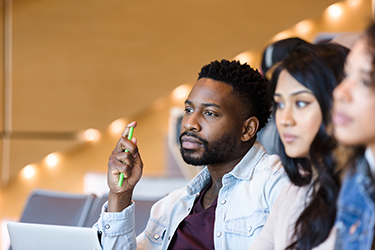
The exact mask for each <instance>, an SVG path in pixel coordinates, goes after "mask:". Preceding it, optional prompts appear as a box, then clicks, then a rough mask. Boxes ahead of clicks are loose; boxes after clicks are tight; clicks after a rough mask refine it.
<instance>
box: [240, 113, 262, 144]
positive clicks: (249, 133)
mask: <svg viewBox="0 0 375 250" xmlns="http://www.w3.org/2000/svg"><path fill="white" fill-rule="evenodd" d="M258 127H259V120H258V118H256V117H255V116H252V117H250V118H248V119H247V120H246V121H244V123H243V130H242V136H241V140H242V141H243V142H247V141H249V140H251V139H252V138H253V137H254V136H255V135H256V133H257V131H258Z"/></svg>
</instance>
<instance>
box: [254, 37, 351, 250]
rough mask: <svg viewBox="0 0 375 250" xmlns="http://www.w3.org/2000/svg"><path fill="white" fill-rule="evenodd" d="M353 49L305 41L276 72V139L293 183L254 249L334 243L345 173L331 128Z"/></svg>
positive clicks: (305, 248)
mask: <svg viewBox="0 0 375 250" xmlns="http://www.w3.org/2000/svg"><path fill="white" fill-rule="evenodd" d="M347 53H348V49H346V48H344V47H342V46H340V45H337V44H332V43H326V44H319V45H313V44H307V45H301V46H299V47H297V48H295V49H294V50H292V51H291V52H290V53H289V55H288V56H287V57H286V58H285V59H284V60H283V61H282V62H281V64H280V65H279V66H278V67H277V68H276V69H275V71H274V73H273V76H272V87H273V88H272V93H273V97H274V103H275V105H274V115H275V122H276V127H277V130H278V138H277V139H276V145H277V148H278V154H279V155H280V158H281V161H282V163H283V165H284V168H285V171H286V172H287V174H288V177H289V179H290V181H291V185H288V186H286V187H285V188H284V189H283V191H282V192H281V193H280V195H279V197H278V199H277V201H276V202H275V205H274V207H273V208H272V211H271V214H270V216H269V217H268V220H267V223H266V225H265V226H264V228H263V230H262V232H261V233H260V235H259V237H258V238H257V240H256V241H255V243H254V244H253V245H252V246H251V249H300V250H308V249H325V250H326V249H333V246H334V235H333V234H334V233H331V229H332V227H333V224H334V221H335V215H336V205H335V202H336V198H337V195H338V192H339V174H338V173H336V172H335V165H336V161H335V157H334V154H333V151H334V150H335V149H336V146H337V144H336V141H335V140H334V139H333V138H332V136H331V135H330V134H329V133H328V130H329V128H330V118H331V117H330V114H331V107H332V91H333V89H334V88H335V87H336V85H337V84H338V83H339V82H340V81H341V79H342V68H343V64H344V61H345V58H346V55H347Z"/></svg>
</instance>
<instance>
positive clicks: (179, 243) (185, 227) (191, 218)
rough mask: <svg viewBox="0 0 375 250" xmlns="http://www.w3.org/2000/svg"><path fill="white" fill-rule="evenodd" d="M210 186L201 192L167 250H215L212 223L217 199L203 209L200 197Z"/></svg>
mask: <svg viewBox="0 0 375 250" xmlns="http://www.w3.org/2000/svg"><path fill="white" fill-rule="evenodd" d="M211 185H212V182H210V183H209V184H208V185H207V186H206V187H205V188H204V189H203V191H202V192H201V195H200V197H199V199H198V200H197V201H196V202H195V204H194V207H193V209H192V211H191V213H190V214H189V215H188V216H187V217H186V218H185V219H184V220H183V221H182V222H181V223H180V225H179V226H178V228H177V230H176V232H175V233H174V235H173V238H172V241H171V243H170V245H169V247H168V250H191V249H210V250H211V249H212V250H213V249H215V248H214V223H215V210H216V204H217V198H216V199H215V200H214V202H213V203H212V205H211V206H210V207H209V208H207V209H204V208H203V206H202V197H203V196H204V194H205V193H206V191H207V189H209V188H210V187H211Z"/></svg>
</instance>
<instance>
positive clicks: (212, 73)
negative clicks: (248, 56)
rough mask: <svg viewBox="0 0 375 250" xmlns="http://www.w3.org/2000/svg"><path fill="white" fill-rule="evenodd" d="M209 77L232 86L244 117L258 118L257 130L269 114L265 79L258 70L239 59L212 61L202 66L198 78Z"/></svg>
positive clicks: (269, 107) (264, 123)
mask: <svg viewBox="0 0 375 250" xmlns="http://www.w3.org/2000/svg"><path fill="white" fill-rule="evenodd" d="M201 78H210V79H212V80H215V81H219V82H223V83H226V84H228V85H230V86H232V87H233V94H234V95H235V96H236V97H237V98H238V99H239V100H240V102H241V103H242V107H241V110H242V112H243V114H244V115H245V117H246V119H247V118H249V117H251V116H255V117H257V118H258V120H259V127H258V131H260V130H261V129H262V128H263V127H264V126H265V125H266V123H267V121H268V118H269V117H270V114H271V105H272V104H271V101H270V98H269V97H268V91H267V88H268V86H267V81H266V80H265V79H264V78H263V77H262V75H261V74H260V73H259V72H258V70H254V69H253V68H251V67H250V66H249V65H248V64H247V63H244V64H241V63H240V62H239V61H228V60H221V61H220V62H219V61H213V62H211V63H210V64H207V65H205V66H203V67H202V69H201V71H200V73H199V76H198V80H199V79H201Z"/></svg>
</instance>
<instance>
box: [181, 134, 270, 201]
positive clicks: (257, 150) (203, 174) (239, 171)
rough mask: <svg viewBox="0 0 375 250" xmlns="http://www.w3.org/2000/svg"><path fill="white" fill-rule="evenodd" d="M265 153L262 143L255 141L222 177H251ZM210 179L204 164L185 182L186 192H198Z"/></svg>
mask: <svg viewBox="0 0 375 250" xmlns="http://www.w3.org/2000/svg"><path fill="white" fill-rule="evenodd" d="M265 153H266V151H265V149H264V148H263V146H262V144H260V143H259V142H258V141H256V142H255V143H254V145H253V146H252V147H251V148H250V150H249V151H248V152H247V153H246V155H245V156H244V157H243V158H242V159H241V161H240V162H239V163H238V164H237V165H236V166H235V167H234V168H233V170H232V171H230V172H229V173H227V174H225V175H224V177H226V176H233V177H235V178H237V179H243V180H244V179H251V177H252V175H253V173H254V169H255V167H256V166H257V164H258V162H259V161H260V159H261V158H262V156H263V155H264V154H265ZM210 180H211V176H210V172H209V171H208V169H207V166H206V167H205V168H203V169H202V171H200V172H199V173H198V174H197V175H196V176H195V177H194V178H193V179H192V180H191V181H190V182H189V183H188V184H187V192H188V194H189V195H196V194H198V193H199V192H200V191H202V189H203V188H204V187H205V186H206V185H207V184H208V183H209V182H210Z"/></svg>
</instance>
